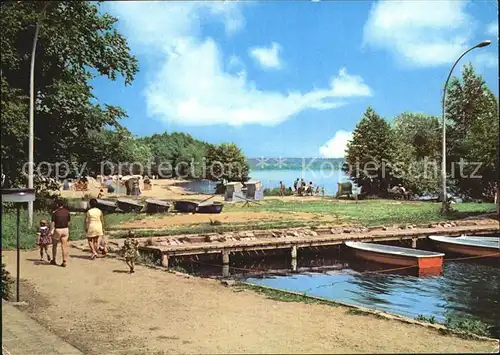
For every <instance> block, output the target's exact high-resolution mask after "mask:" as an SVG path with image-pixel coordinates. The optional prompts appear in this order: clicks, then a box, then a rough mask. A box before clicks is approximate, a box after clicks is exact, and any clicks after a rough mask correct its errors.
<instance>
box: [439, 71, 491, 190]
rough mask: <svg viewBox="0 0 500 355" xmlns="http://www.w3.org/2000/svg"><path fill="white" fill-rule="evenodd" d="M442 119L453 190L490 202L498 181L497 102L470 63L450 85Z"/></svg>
mask: <svg viewBox="0 0 500 355" xmlns="http://www.w3.org/2000/svg"><path fill="white" fill-rule="evenodd" d="M446 119H447V127H448V128H447V131H448V136H447V146H448V154H447V155H448V157H447V158H448V163H449V165H448V172H450V173H451V174H452V180H453V181H454V182H455V185H456V188H457V190H458V191H459V192H460V193H463V194H466V195H468V196H470V197H473V198H486V199H488V200H493V196H494V194H495V191H496V190H495V186H496V183H497V180H498V157H497V151H498V144H499V143H498V139H499V133H498V132H499V118H498V99H497V97H495V95H494V94H493V93H492V92H491V91H490V89H489V88H488V87H487V86H486V83H485V82H484V80H483V78H482V77H481V76H480V75H477V74H476V73H475V71H474V68H473V67H472V65H471V64H470V63H469V64H466V65H464V67H463V70H462V77H461V78H460V79H459V78H457V77H454V78H452V80H451V81H450V85H449V87H448V91H447V99H446ZM461 159H463V162H464V164H460V161H461ZM453 163H454V164H453ZM470 163H472V164H470ZM478 163H479V164H480V167H479V169H478V170H477V171H475V170H476V167H477V164H478ZM452 164H453V165H452ZM461 170H462V171H461ZM474 176H481V177H480V178H478V177H474Z"/></svg>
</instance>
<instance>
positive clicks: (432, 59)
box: [94, 0, 498, 157]
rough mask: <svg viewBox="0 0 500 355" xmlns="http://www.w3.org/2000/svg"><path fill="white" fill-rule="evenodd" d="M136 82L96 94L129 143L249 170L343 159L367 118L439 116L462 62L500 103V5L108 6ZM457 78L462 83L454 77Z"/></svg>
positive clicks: (110, 85)
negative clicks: (237, 153)
mask: <svg viewBox="0 0 500 355" xmlns="http://www.w3.org/2000/svg"><path fill="white" fill-rule="evenodd" d="M102 10H103V11H106V12H110V13H111V14H113V15H114V16H116V17H118V19H119V22H118V24H117V27H118V29H119V31H120V32H121V33H123V34H124V35H125V36H126V37H127V39H128V41H129V45H130V47H131V50H132V52H133V54H134V55H136V56H137V58H138V60H139V65H140V72H139V73H138V75H137V77H136V80H135V81H134V82H133V84H132V85H131V86H129V87H125V86H124V84H123V81H117V82H110V81H108V80H107V79H105V78H98V79H96V80H95V81H94V87H95V93H96V96H97V97H98V99H99V100H100V101H101V102H103V103H108V104H115V105H120V106H121V107H123V108H124V109H125V110H126V111H127V113H128V115H129V117H128V118H126V119H125V120H124V121H123V124H124V125H125V126H126V127H127V128H128V129H129V130H130V131H131V132H132V133H133V134H135V135H138V136H142V135H150V134H153V133H161V132H163V131H168V132H173V131H182V132H187V133H190V134H191V135H193V136H194V137H195V138H198V139H202V140H205V141H208V142H210V143H220V142H235V143H237V144H238V145H239V146H240V147H241V148H242V149H243V151H244V153H245V154H246V155H247V156H249V157H260V156H266V157H278V156H288V157H291V156H294V157H319V156H325V157H338V156H342V152H343V150H344V147H345V143H346V141H347V140H348V139H349V134H350V132H351V131H352V130H353V129H354V127H355V126H356V123H357V122H358V121H359V119H360V118H361V117H362V114H363V112H364V111H365V110H366V108H367V107H368V106H372V107H373V108H374V109H375V110H376V111H377V112H378V113H379V114H380V115H382V116H383V117H386V118H387V119H391V118H392V117H394V116H395V115H397V114H399V113H401V112H403V111H414V112H423V113H427V114H434V115H439V114H440V97H441V88H442V85H443V84H444V80H445V79H446V75H447V73H448V70H449V68H450V66H451V64H452V63H453V61H454V60H455V59H456V58H457V57H458V55H459V54H460V53H461V52H462V51H463V50H464V49H466V48H468V47H469V46H471V45H474V44H476V43H477V42H480V41H482V40H485V39H490V40H492V41H493V43H492V44H491V45H490V46H489V47H486V48H482V49H476V50H474V51H473V52H471V53H469V54H468V55H467V57H466V58H464V60H463V62H461V63H462V64H463V63H466V62H467V61H471V62H472V63H473V65H474V66H475V68H476V70H477V71H478V72H479V73H481V74H482V75H483V77H484V78H485V80H486V82H487V84H488V86H489V87H490V88H491V89H492V90H493V92H494V93H495V94H496V95H498V23H497V15H498V5H497V3H496V1H476V2H472V1H469V2H468V1H457V0H451V1H425V0H420V1H385V2H369V1H316V2H311V1H272V2H271V1H269V2H250V1H248V2H247V1H245V2H235V1H231V2H215V1H214V2H209V1H206V2H106V3H104V5H102ZM455 74H459V70H456V72H455Z"/></svg>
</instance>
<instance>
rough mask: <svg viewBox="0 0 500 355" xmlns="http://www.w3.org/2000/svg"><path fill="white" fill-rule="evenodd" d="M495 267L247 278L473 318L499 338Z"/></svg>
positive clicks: (396, 308)
mask: <svg viewBox="0 0 500 355" xmlns="http://www.w3.org/2000/svg"><path fill="white" fill-rule="evenodd" d="M499 271H500V268H499V267H498V263H497V264H491V265H481V264H475V263H463V262H462V263H461V262H448V263H445V264H444V265H443V273H442V275H440V276H429V277H417V276H408V275H395V274H392V275H391V274H383V273H360V272H357V271H354V270H352V269H349V268H348V269H343V270H337V271H328V272H324V273H311V272H307V273H302V274H296V275H287V276H274V277H263V278H248V279H247V281H248V282H251V283H254V284H258V285H265V286H270V287H274V288H279V289H283V290H290V291H296V292H300V293H304V292H306V293H307V294H309V295H313V296H319V297H324V298H328V299H332V300H336V301H342V302H346V303H350V304H354V305H359V306H364V307H369V308H374V309H378V310H381V311H386V312H390V313H395V314H400V315H404V316H408V317H411V318H415V317H417V316H418V315H425V316H434V317H435V318H436V320H437V321H438V322H444V321H445V319H446V315H447V314H454V315H457V314H459V315H462V316H472V317H474V318H478V319H480V320H482V321H483V322H485V323H487V324H489V325H491V326H493V327H494V329H493V332H494V333H495V336H496V337H499V336H500V331H499V329H498V325H499V320H500V302H499V299H500V297H499V295H500V277H499Z"/></svg>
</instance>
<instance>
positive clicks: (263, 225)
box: [2, 199, 495, 249]
mask: <svg viewBox="0 0 500 355" xmlns="http://www.w3.org/2000/svg"><path fill="white" fill-rule="evenodd" d="M439 208H440V205H439V204H438V203H430V202H402V203H398V202H397V201H392V200H366V201H359V202H357V203H356V202H354V201H339V200H331V199H325V200H314V201H311V200H304V201H293V202H292V201H281V200H276V199H268V200H264V201H260V205H256V204H250V206H249V207H242V204H241V203H238V204H226V205H225V206H224V211H225V212H231V211H239V212H241V211H249V212H250V211H252V212H280V213H283V214H291V212H309V213H312V214H316V215H330V216H336V217H338V221H339V222H340V223H350V224H356V225H362V226H373V225H388V226H390V225H392V224H407V223H411V224H423V223H433V222H437V221H442V220H444V219H449V220H453V219H459V218H463V217H466V216H468V215H476V214H482V213H489V212H494V211H495V205H494V204H491V203H490V204H489V203H460V204H455V205H453V208H454V209H455V210H457V212H455V213H454V214H452V215H450V216H448V217H446V218H445V217H443V216H441V215H440V214H439ZM83 216H84V215H83V213H80V214H77V215H74V216H72V220H71V225H70V238H71V240H78V239H82V238H84V232H83ZM49 217H50V216H49V214H42V213H36V215H35V228H33V229H30V228H28V227H27V214H26V212H25V211H23V212H22V215H21V234H20V236H21V238H20V240H21V247H22V248H23V249H29V248H34V247H35V243H36V230H37V227H36V226H38V222H39V221H40V220H41V219H48V218H49ZM145 217H146V214H144V213H142V214H138V213H122V214H107V215H106V216H105V223H106V226H105V230H108V231H109V230H112V229H119V224H120V223H122V222H125V221H131V220H138V219H142V218H145ZM214 219H216V216H214ZM321 223H322V222H320V221H318V220H315V219H314V218H313V217H311V220H294V219H293V216H292V215H290V218H289V219H285V220H280V221H262V222H255V221H252V222H248V223H222V224H218V225H217V224H214V225H212V224H210V223H203V224H193V225H182V226H178V227H173V228H169V229H157V230H147V231H137V232H136V235H137V236H160V235H162V236H166V235H180V234H196V233H209V232H230V231H241V230H250V229H270V228H292V227H303V226H310V227H314V226H317V225H319V224H321ZM125 233H126V230H122V231H120V232H118V233H116V234H113V237H114V238H118V237H123V236H124V234H125ZM15 246H16V214H15V211H9V210H7V211H4V213H3V214H2V249H11V248H15Z"/></svg>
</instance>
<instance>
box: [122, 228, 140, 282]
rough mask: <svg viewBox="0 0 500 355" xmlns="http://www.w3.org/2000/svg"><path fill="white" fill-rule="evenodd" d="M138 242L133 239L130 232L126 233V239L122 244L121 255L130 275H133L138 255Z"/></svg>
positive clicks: (132, 234)
mask: <svg viewBox="0 0 500 355" xmlns="http://www.w3.org/2000/svg"><path fill="white" fill-rule="evenodd" d="M138 247H139V242H138V241H137V240H136V239H134V233H133V232H132V231H129V232H128V235H127V239H125V242H124V244H123V254H124V257H125V262H126V263H127V265H128V267H129V268H130V273H131V274H133V273H134V272H135V270H134V267H135V259H136V258H137V255H138V253H139V251H138Z"/></svg>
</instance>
